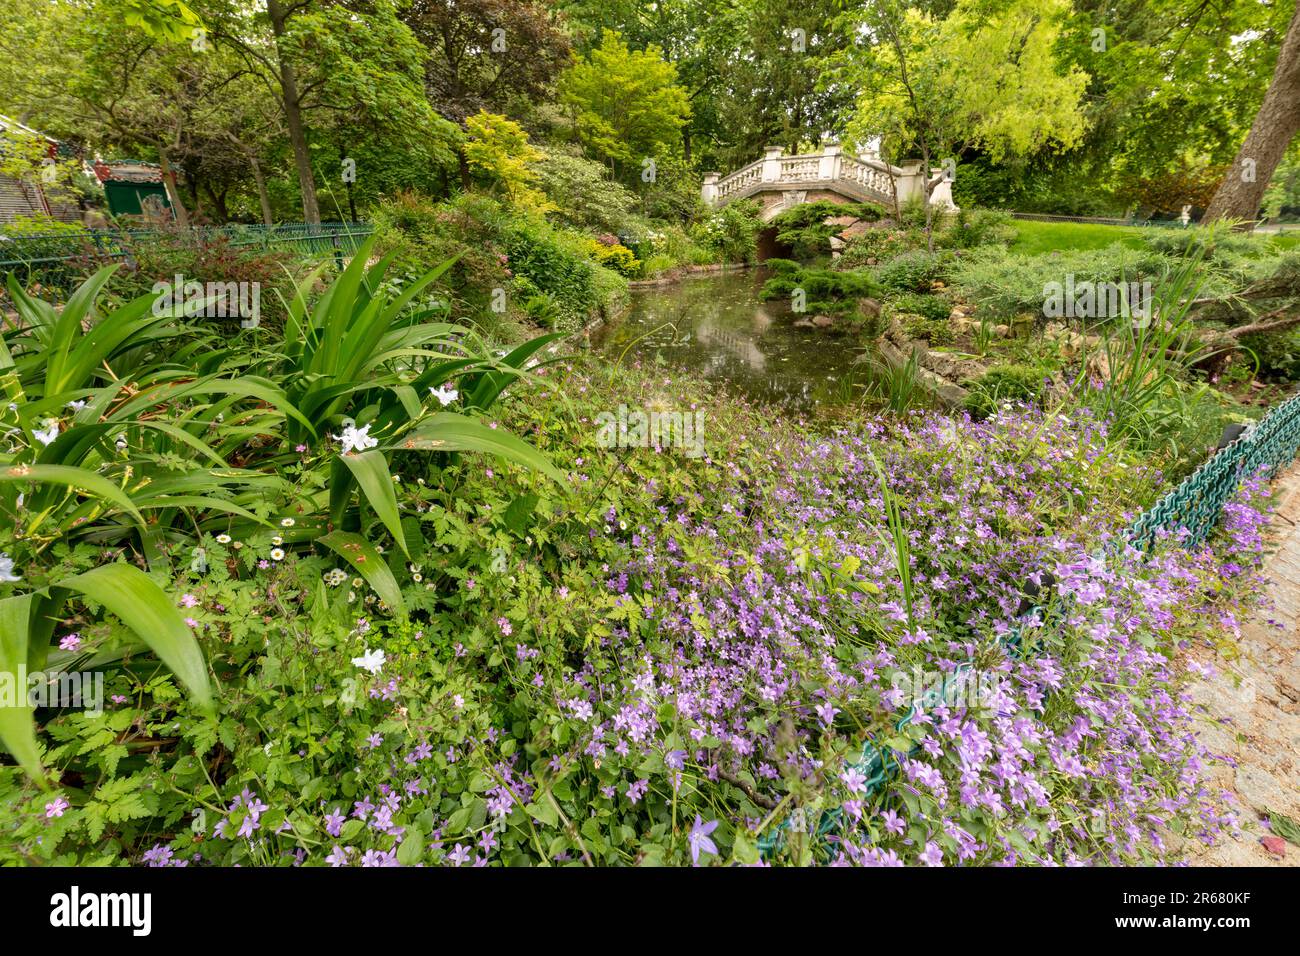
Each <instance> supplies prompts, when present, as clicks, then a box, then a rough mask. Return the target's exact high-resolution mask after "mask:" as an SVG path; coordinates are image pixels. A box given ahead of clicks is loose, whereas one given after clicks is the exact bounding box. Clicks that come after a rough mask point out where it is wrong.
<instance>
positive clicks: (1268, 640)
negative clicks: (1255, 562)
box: [1189, 465, 1300, 866]
mask: <svg viewBox="0 0 1300 956" xmlns="http://www.w3.org/2000/svg"><path fill="white" fill-rule="evenodd" d="M1274 493H1275V495H1276V497H1277V511H1276V512H1275V514H1274V516H1273V522H1272V529H1273V536H1274V540H1273V542H1272V543H1273V546H1274V548H1275V549H1276V550H1274V551H1273V552H1272V553H1271V554H1270V555H1269V557H1268V559H1267V563H1266V565H1265V572H1266V574H1267V576H1268V578H1269V580H1270V584H1269V588H1268V597H1269V599H1270V600H1271V602H1272V604H1273V607H1271V608H1265V609H1264V610H1263V611H1262V612H1261V613H1260V614H1259V615H1257V617H1256V618H1255V619H1254V620H1251V621H1250V622H1248V623H1247V624H1245V625H1243V627H1242V635H1241V640H1240V641H1239V642H1238V643H1237V645H1236V647H1235V649H1233V650H1231V651H1227V650H1226V649H1221V650H1219V651H1217V652H1216V650H1215V649H1213V648H1196V649H1194V650H1193V651H1192V652H1190V655H1191V656H1192V657H1193V658H1195V659H1196V660H1197V661H1199V662H1200V663H1202V664H1211V665H1213V667H1214V669H1215V671H1216V673H1215V675H1214V676H1213V677H1211V678H1209V679H1208V680H1200V681H1196V682H1194V684H1193V699H1194V700H1195V701H1196V703H1197V704H1199V705H1200V706H1201V707H1202V708H1203V712H1202V713H1201V715H1200V716H1201V724H1200V727H1199V728H1198V729H1199V731H1200V734H1201V738H1202V740H1203V741H1204V742H1205V744H1206V746H1207V747H1209V749H1210V751H1211V752H1212V753H1215V754H1220V755H1222V756H1224V757H1226V758H1229V759H1228V760H1225V761H1223V762H1221V763H1216V764H1214V765H1213V766H1212V772H1211V780H1212V782H1213V784H1214V785H1215V786H1216V787H1218V788H1219V789H1222V790H1225V791H1228V792H1229V793H1230V794H1232V795H1234V797H1235V806H1236V808H1237V810H1238V815H1239V817H1240V818H1241V820H1242V821H1243V832H1242V834H1241V836H1240V837H1239V838H1238V839H1235V840H1234V839H1231V838H1227V839H1225V840H1223V841H1222V842H1221V843H1220V845H1218V846H1216V847H1211V848H1205V847H1202V848H1201V849H1200V850H1198V851H1194V852H1192V853H1191V854H1190V855H1189V862H1190V863H1192V864H1193V865H1195V866H1300V846H1295V845H1294V844H1291V843H1287V844H1285V856H1284V857H1278V856H1276V855H1275V854H1273V853H1271V852H1269V851H1268V850H1267V849H1265V847H1264V845H1263V843H1261V837H1264V836H1268V835H1270V832H1269V830H1268V829H1267V828H1266V827H1265V826H1263V825H1262V824H1261V823H1260V822H1259V821H1260V819H1261V817H1262V816H1263V811H1265V810H1271V811H1274V812H1281V813H1284V814H1286V815H1287V816H1289V817H1290V818H1291V819H1292V820H1295V821H1297V822H1298V823H1300V465H1295V466H1292V468H1291V469H1290V470H1289V471H1287V472H1286V473H1285V474H1283V475H1282V477H1281V478H1279V479H1278V481H1277V482H1276V484H1275V485H1274ZM1269 618H1271V619H1272V620H1273V621H1276V622H1279V623H1281V624H1282V625H1283V626H1282V627H1277V626H1276V625H1275V624H1270V623H1269Z"/></svg>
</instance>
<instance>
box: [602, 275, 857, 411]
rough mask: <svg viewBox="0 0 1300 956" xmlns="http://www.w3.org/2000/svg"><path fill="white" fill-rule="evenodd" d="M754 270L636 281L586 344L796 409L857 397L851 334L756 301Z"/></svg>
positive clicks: (760, 280)
mask: <svg viewBox="0 0 1300 956" xmlns="http://www.w3.org/2000/svg"><path fill="white" fill-rule="evenodd" d="M765 278H766V276H765V275H763V274H762V273H761V272H759V271H750V272H741V273H733V274H730V275H714V276H705V277H700V278H695V279H687V280H685V281H683V282H680V283H677V284H676V285H671V286H662V287H658V288H651V289H638V290H635V291H634V292H633V293H632V306H631V308H630V309H629V310H628V312H627V313H626V314H625V315H624V316H623V317H622V318H621V319H619V320H618V321H617V322H614V323H610V324H607V325H605V326H604V327H603V328H602V329H600V330H599V331H598V332H597V333H596V335H595V336H594V338H593V343H592V344H593V346H594V347H595V348H596V349H597V350H598V351H600V352H601V353H603V354H604V355H606V356H607V357H609V358H611V359H617V358H618V357H619V356H620V355H622V354H624V352H626V356H627V357H626V358H625V359H624V361H629V362H630V361H633V360H636V359H639V360H640V361H642V362H656V363H659V364H663V365H666V366H669V367H675V368H682V369H687V370H689V371H692V372H694V373H696V374H698V375H702V376H704V377H706V378H711V379H720V380H723V381H726V382H727V383H729V384H730V385H732V386H734V387H735V388H737V389H738V390H740V391H742V392H744V393H745V394H747V395H749V396H750V397H752V398H754V399H757V400H761V401H766V402H775V403H777V404H780V405H784V406H788V407H790V408H795V409H807V408H810V407H812V406H815V405H818V404H823V403H829V402H843V401H846V400H848V399H849V398H850V397H854V398H857V397H860V396H861V394H862V385H861V384H860V383H861V382H863V381H864V380H865V376H864V374H863V371H862V369H863V366H861V365H859V366H857V367H856V369H855V368H854V359H856V358H857V356H858V355H859V354H860V353H861V348H860V346H859V344H858V340H857V338H856V337H855V336H851V335H840V334H837V333H836V332H834V331H826V330H823V329H809V328H795V326H794V323H795V320H796V319H797V318H802V316H796V315H794V314H793V313H792V312H791V311H790V309H789V306H788V305H787V304H785V303H783V302H762V301H760V300H759V298H758V290H759V288H760V287H761V286H762V284H763V280H764V279H765Z"/></svg>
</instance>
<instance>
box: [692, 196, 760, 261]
mask: <svg viewBox="0 0 1300 956" xmlns="http://www.w3.org/2000/svg"><path fill="white" fill-rule="evenodd" d="M760 212H761V207H760V206H759V204H758V203H757V202H755V201H754V200H752V199H743V200H740V201H738V202H733V203H728V204H727V205H725V206H723V207H722V208H721V209H718V210H717V211H716V212H714V213H713V214H712V215H711V216H709V217H708V218H707V219H705V220H704V221H703V222H701V223H700V224H699V225H697V226H696V227H695V228H694V229H693V230H692V238H694V240H695V241H696V242H698V243H699V244H700V245H701V246H704V247H706V248H708V249H711V250H713V252H714V254H715V257H716V260H717V261H719V262H753V261H754V257H755V255H756V254H757V252H758V233H759V231H760V230H761V229H762V228H763V223H762V220H761V219H760V218H759V215H760Z"/></svg>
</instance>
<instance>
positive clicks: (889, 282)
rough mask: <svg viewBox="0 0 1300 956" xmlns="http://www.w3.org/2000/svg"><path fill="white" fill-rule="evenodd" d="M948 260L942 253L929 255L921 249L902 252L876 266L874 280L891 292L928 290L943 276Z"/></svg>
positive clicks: (948, 264) (946, 269) (945, 272)
mask: <svg viewBox="0 0 1300 956" xmlns="http://www.w3.org/2000/svg"><path fill="white" fill-rule="evenodd" d="M950 262H951V260H950V257H949V256H948V255H947V254H944V253H935V254H934V255H931V254H930V253H928V252H925V251H924V250H921V249H917V250H914V251H912V252H904V253H903V254H902V255H899V256H895V257H894V258H893V259H891V260H890V261H889V262H886V263H885V264H884V265H880V266H877V267H876V269H875V275H876V281H877V282H879V283H880V285H881V286H882V287H883V288H885V289H887V290H889V291H891V292H929V291H930V290H931V288H932V287H933V285H934V283H935V282H938V281H940V280H941V279H943V278H944V277H945V275H946V274H947V271H948V269H949V267H950Z"/></svg>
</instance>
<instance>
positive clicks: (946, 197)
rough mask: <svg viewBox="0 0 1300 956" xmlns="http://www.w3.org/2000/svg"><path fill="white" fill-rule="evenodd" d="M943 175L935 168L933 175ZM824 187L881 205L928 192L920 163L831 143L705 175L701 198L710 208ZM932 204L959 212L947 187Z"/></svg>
mask: <svg viewBox="0 0 1300 956" xmlns="http://www.w3.org/2000/svg"><path fill="white" fill-rule="evenodd" d="M938 172H939V171H938V170H932V171H931V173H930V175H931V176H933V175H936V174H937V173H938ZM814 184H818V185H823V184H824V185H825V186H826V187H827V188H829V189H831V190H834V188H835V185H836V184H848V185H851V186H852V187H853V188H852V189H850V190H847V192H846V194H847V195H848V196H849V197H850V198H864V197H871V198H873V199H876V200H877V201H882V200H883V201H887V202H889V203H891V204H892V202H893V201H894V200H895V199H897V200H898V201H899V202H905V201H907V200H908V199H909V198H911V197H912V196H916V195H919V194H920V192H921V191H922V190H924V188H925V184H924V174H923V173H922V170H921V164H920V163H912V164H910V165H908V166H906V167H900V166H893V165H890V164H889V163H884V162H881V161H880V160H878V159H870V158H866V157H860V156H854V155H851V154H848V153H844V152H842V151H841V150H840V147H839V146H836V145H834V144H829V145H826V146H824V147H822V151H821V152H819V153H800V154H798V155H795V156H785V155H782V150H781V147H779V146H770V147H768V149H767V150H766V152H765V153H764V154H763V158H762V159H759V160H756V161H754V162H752V163H750V164H749V165H748V166H743V167H741V168H740V169H738V170H736V171H735V172H733V173H731V174H730V175H728V176H723V175H722V174H721V173H706V174H705V176H704V186H703V189H702V190H701V195H702V196H703V199H704V201H705V203H707V204H708V205H710V206H720V205H724V204H726V203H728V202H730V201H732V200H733V199H739V198H743V197H745V196H751V195H754V194H755V193H760V192H764V191H783V190H785V189H787V187H788V188H797V187H805V188H806V187H808V186H811V185H814ZM931 202H933V203H935V204H938V205H941V206H947V207H950V208H955V207H953V206H952V198H951V194H950V192H949V189H948V186H947V184H946V183H941V184H940V186H939V188H938V189H936V190H935V191H934V193H933V195H932V196H931Z"/></svg>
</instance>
